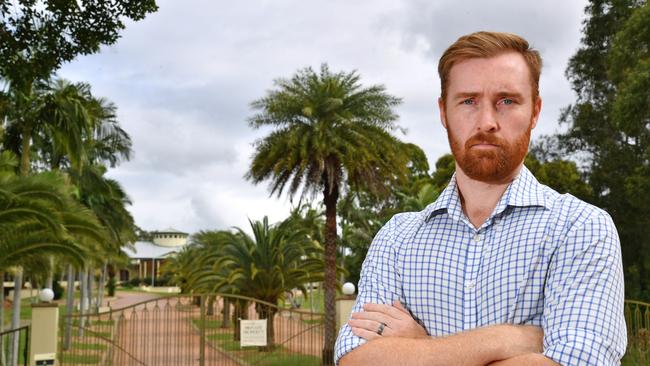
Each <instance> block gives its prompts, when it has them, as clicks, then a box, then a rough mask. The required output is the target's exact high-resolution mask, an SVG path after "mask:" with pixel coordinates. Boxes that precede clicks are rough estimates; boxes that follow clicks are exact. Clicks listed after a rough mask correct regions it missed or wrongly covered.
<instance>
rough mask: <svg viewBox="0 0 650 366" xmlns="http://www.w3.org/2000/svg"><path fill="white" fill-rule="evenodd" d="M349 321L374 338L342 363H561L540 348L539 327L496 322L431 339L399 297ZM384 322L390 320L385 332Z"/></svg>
mask: <svg viewBox="0 0 650 366" xmlns="http://www.w3.org/2000/svg"><path fill="white" fill-rule="evenodd" d="M348 324H349V325H350V327H351V328H352V331H353V333H354V334H355V335H357V336H359V337H361V338H363V339H366V340H368V341H369V342H368V343H366V344H364V345H362V346H360V347H358V348H356V349H354V350H352V351H351V352H350V353H348V354H346V355H345V356H343V357H342V358H341V360H340V362H339V365H340V366H356V365H369V364H370V365H375V366H384V365H409V366H411V365H413V366H419V365H423V366H424V365H426V366H436V365H470V366H471V365H477V366H484V365H490V366H508V365H513V366H514V365H539V366H544V365H558V364H557V363H555V362H554V361H552V360H551V359H549V358H547V357H545V356H544V355H542V354H541V353H540V352H541V351H542V337H543V334H542V330H541V329H540V328H539V327H535V326H513V325H495V326H489V327H484V328H478V329H474V330H470V331H466V332H461V333H457V334H454V335H451V336H447V337H439V338H430V337H428V336H427V334H426V331H425V330H424V329H423V328H422V327H421V326H420V325H419V324H418V323H417V322H416V321H415V320H413V318H411V315H410V314H409V313H408V311H407V310H406V309H404V308H403V307H402V305H401V304H400V303H399V302H397V301H396V302H395V303H393V306H390V305H378V304H367V305H365V306H364V312H359V313H354V314H353V315H352V319H351V320H350V322H349V323H348ZM379 324H384V327H382V328H383V332H382V334H381V335H379V334H377V331H376V330H377V329H378V325H379Z"/></svg>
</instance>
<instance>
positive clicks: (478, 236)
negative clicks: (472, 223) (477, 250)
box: [473, 234, 481, 243]
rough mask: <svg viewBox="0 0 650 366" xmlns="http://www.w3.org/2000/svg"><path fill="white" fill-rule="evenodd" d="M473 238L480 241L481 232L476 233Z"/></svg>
mask: <svg viewBox="0 0 650 366" xmlns="http://www.w3.org/2000/svg"><path fill="white" fill-rule="evenodd" d="M473 240H474V241H475V242H477V243H478V242H479V241H481V236H480V235H479V234H474V238H473Z"/></svg>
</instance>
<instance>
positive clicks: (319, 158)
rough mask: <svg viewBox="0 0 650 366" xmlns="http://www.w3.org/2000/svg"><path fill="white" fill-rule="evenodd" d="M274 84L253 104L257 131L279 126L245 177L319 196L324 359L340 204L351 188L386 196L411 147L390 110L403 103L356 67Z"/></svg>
mask: <svg viewBox="0 0 650 366" xmlns="http://www.w3.org/2000/svg"><path fill="white" fill-rule="evenodd" d="M275 85H276V89H275V90H272V91H269V92H268V94H267V95H266V96H265V97H263V98H262V99H259V100H257V101H254V102H253V103H252V107H253V108H254V109H255V110H257V114H256V115H254V116H253V117H252V118H251V119H250V121H249V122H250V125H251V126H252V127H254V128H260V127H271V128H273V129H274V130H273V131H272V132H271V133H270V134H269V135H268V136H266V137H265V138H263V139H261V140H259V141H257V142H256V145H255V148H256V151H255V153H254V156H253V159H252V162H251V166H250V170H249V172H248V173H247V176H246V177H247V178H248V179H250V180H251V181H252V182H254V183H255V184H258V183H260V182H262V181H265V180H270V181H271V186H270V190H271V194H274V193H277V194H278V195H281V194H282V192H283V191H285V189H286V191H288V193H289V195H290V196H293V195H294V194H295V193H296V192H298V191H299V190H302V195H303V196H305V195H311V196H314V195H316V194H322V196H323V203H324V205H325V216H326V223H325V286H324V287H325V314H326V315H325V344H324V347H323V362H324V363H325V364H326V365H329V364H332V362H333V358H334V356H333V354H334V341H335V338H336V329H335V297H336V288H337V281H336V269H335V268H336V230H337V224H336V204H337V201H338V199H339V195H340V194H342V193H343V192H344V191H345V190H346V189H348V188H350V189H352V190H357V189H364V190H367V191H369V192H372V193H373V194H377V195H381V194H385V193H387V192H388V188H387V186H390V184H392V182H395V181H400V180H403V179H404V177H405V175H406V173H407V170H408V167H407V164H408V160H409V157H408V149H407V148H406V144H404V143H402V142H401V141H399V140H398V139H397V138H396V137H394V136H393V135H391V132H392V131H394V130H396V129H397V126H396V125H395V120H396V119H397V115H396V114H395V113H394V112H393V110H392V108H393V107H395V106H397V105H398V104H399V103H400V99H398V98H395V97H393V96H391V95H389V94H387V93H386V92H385V88H384V87H383V86H371V87H367V88H364V87H362V86H361V84H360V77H359V75H358V74H357V73H356V72H351V73H343V72H339V73H332V72H330V70H329V68H328V67H327V65H322V66H321V69H320V72H319V73H317V72H315V71H314V70H312V69H311V68H306V69H303V70H300V71H298V72H297V73H296V74H295V75H294V76H293V77H292V78H291V79H288V80H287V79H279V80H276V82H275Z"/></svg>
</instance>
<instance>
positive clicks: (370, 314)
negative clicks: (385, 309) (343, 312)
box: [350, 311, 394, 324]
mask: <svg viewBox="0 0 650 366" xmlns="http://www.w3.org/2000/svg"><path fill="white" fill-rule="evenodd" d="M352 319H357V320H370V321H373V322H375V324H377V323H384V324H392V322H393V319H394V318H392V317H390V316H388V315H386V314H384V313H378V312H374V311H362V312H360V313H352V316H351V317H350V320H352Z"/></svg>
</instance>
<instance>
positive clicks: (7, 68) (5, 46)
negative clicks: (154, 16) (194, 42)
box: [0, 0, 158, 85]
mask: <svg viewBox="0 0 650 366" xmlns="http://www.w3.org/2000/svg"><path fill="white" fill-rule="evenodd" d="M157 9H158V7H157V5H156V2H155V0H136V1H132V0H107V1H94V0H81V1H60V0H30V1H24V0H2V1H0V75H2V77H4V78H5V79H8V80H9V81H11V82H12V83H17V84H20V85H28V84H31V83H32V82H33V81H35V80H44V79H47V78H49V77H50V75H51V74H52V73H53V72H54V71H56V70H57V69H59V67H60V66H61V65H62V64H63V63H64V62H68V61H71V60H73V59H74V58H75V57H76V56H78V55H87V54H92V53H96V52H98V51H99V48H100V46H101V45H111V44H113V43H115V42H116V41H117V39H118V38H119V36H120V35H119V32H120V31H121V30H122V29H124V21H125V20H126V19H130V20H134V21H138V20H142V19H144V17H145V16H146V15H147V14H149V13H152V12H155V11H156V10H157Z"/></svg>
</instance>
